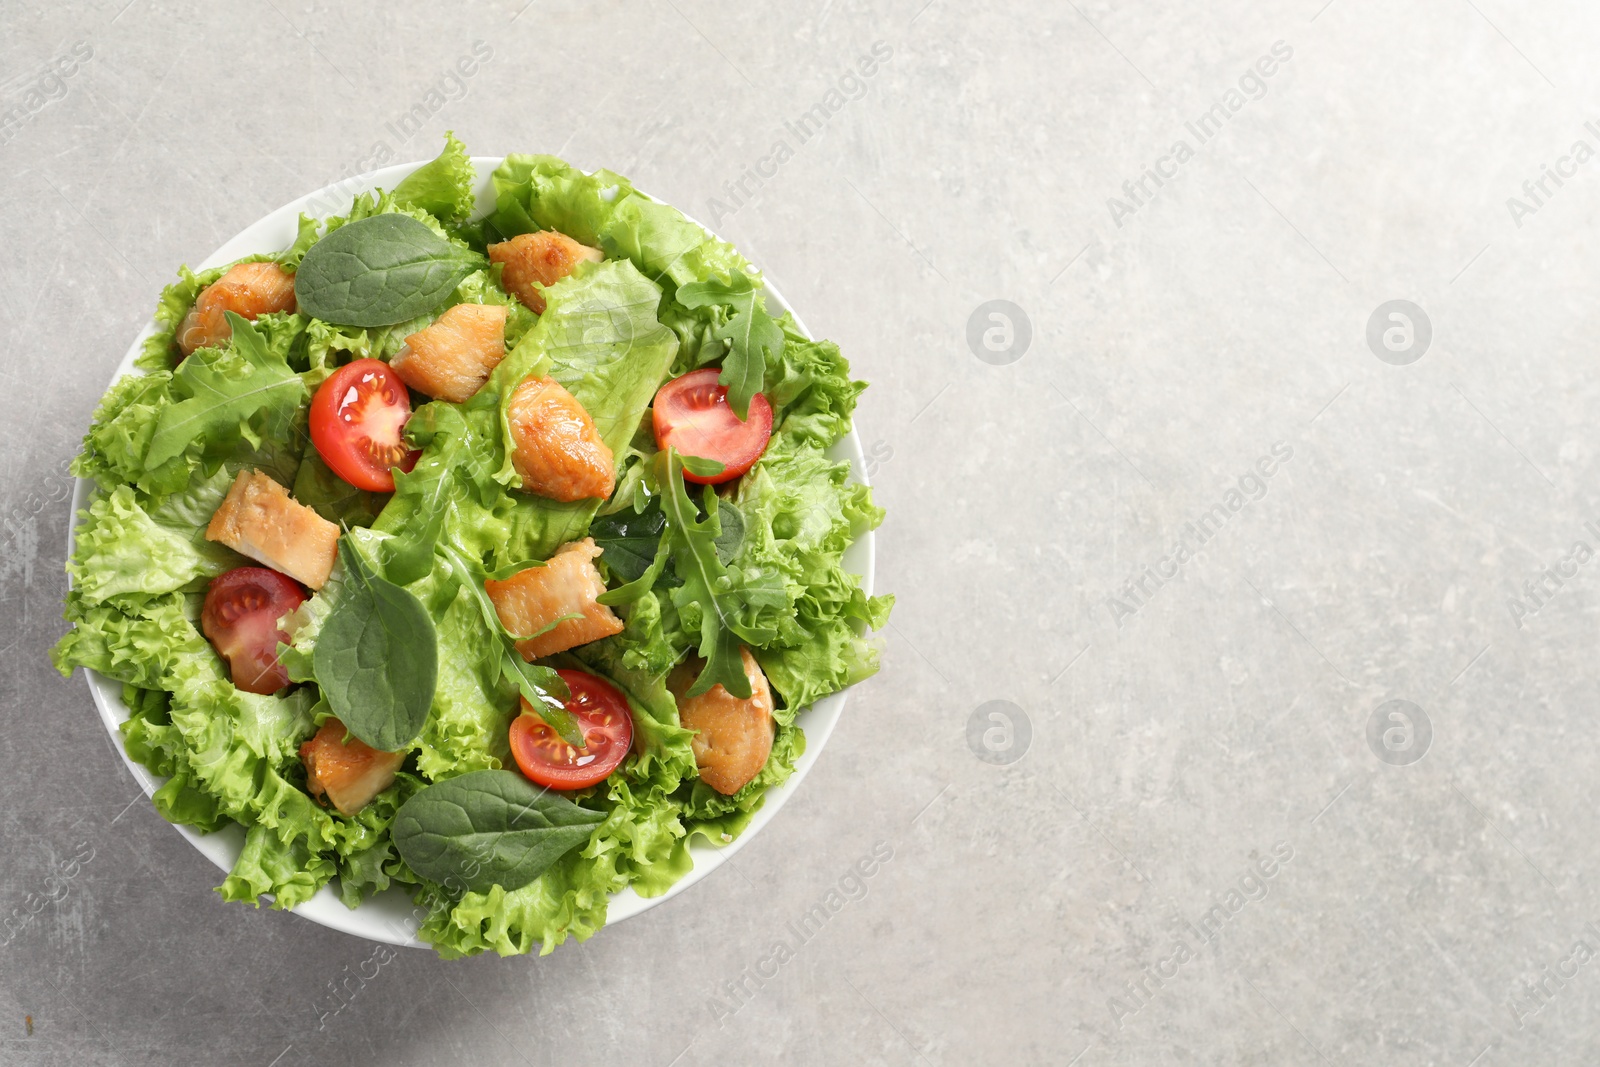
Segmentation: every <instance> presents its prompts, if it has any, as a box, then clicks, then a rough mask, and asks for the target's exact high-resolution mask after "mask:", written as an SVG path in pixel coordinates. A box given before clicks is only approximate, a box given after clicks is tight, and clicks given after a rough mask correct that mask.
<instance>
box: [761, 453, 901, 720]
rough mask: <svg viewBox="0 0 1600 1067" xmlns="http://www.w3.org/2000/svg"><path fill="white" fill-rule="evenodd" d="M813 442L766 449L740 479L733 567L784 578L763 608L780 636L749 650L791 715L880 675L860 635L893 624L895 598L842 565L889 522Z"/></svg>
mask: <svg viewBox="0 0 1600 1067" xmlns="http://www.w3.org/2000/svg"><path fill="white" fill-rule="evenodd" d="M849 476H850V468H849V465H848V464H845V463H836V462H834V461H833V460H830V459H828V458H827V456H825V455H824V454H823V452H822V450H821V449H820V448H818V447H816V446H815V445H813V444H800V445H798V446H796V447H794V448H793V449H779V450H777V451H776V452H774V451H769V452H768V454H767V455H766V456H765V457H763V459H762V460H761V462H760V463H758V464H757V465H756V466H755V467H754V468H752V469H751V471H750V472H749V473H748V474H746V475H745V477H744V478H743V479H742V480H741V481H740V484H739V491H738V493H737V494H735V497H734V506H735V507H737V508H738V509H739V512H740V514H741V515H742V516H743V517H744V521H745V537H744V541H743V542H742V543H741V544H740V547H739V551H738V553H737V554H736V555H735V557H734V560H733V562H732V564H730V569H731V570H735V571H749V570H755V571H758V572H760V573H762V574H774V575H778V576H780V577H781V582H782V586H783V590H784V596H783V597H782V598H780V599H779V600H778V601H777V602H775V603H773V602H769V603H766V604H764V605H763V607H764V608H765V611H764V612H763V614H762V616H761V618H762V620H763V622H765V624H767V625H769V626H771V627H772V628H773V630H775V632H776V637H775V638H774V640H772V641H770V642H765V643H763V644H762V645H761V646H760V647H755V648H753V649H752V651H753V652H754V654H755V657H756V659H757V661H758V662H760V664H761V669H762V670H763V671H764V672H765V673H766V675H767V678H768V680H769V681H770V682H771V683H772V685H773V687H774V688H775V689H776V690H777V691H778V692H779V693H780V694H781V695H782V696H783V698H784V702H785V705H786V708H787V711H788V714H789V715H791V716H792V714H793V712H794V711H795V710H797V709H799V708H801V707H804V706H806V705H808V704H810V703H811V702H812V701H814V700H816V699H817V698H818V697H822V696H826V695H827V694H828V693H832V692H836V691H838V690H840V689H842V688H844V687H845V686H847V685H851V684H853V683H855V682H858V681H861V680H862V679H863V678H866V677H869V676H870V675H872V674H873V673H875V672H876V671H877V668H878V651H877V648H876V647H875V646H874V645H873V644H872V643H871V642H870V641H869V640H868V639H867V638H866V637H865V636H864V635H863V632H864V631H865V630H867V629H868V628H871V629H877V628H880V627H882V626H883V625H884V624H885V623H886V622H887V621H888V614H889V609H890V607H891V605H892V604H893V600H892V598H889V597H868V596H867V595H866V594H865V592H863V591H862V589H861V581H860V579H859V578H858V577H856V576H855V575H854V574H851V573H849V572H848V571H846V570H845V569H844V566H843V556H844V552H845V549H846V548H848V547H849V546H850V543H851V542H852V541H854V540H855V539H856V538H857V537H859V536H860V535H861V534H863V533H865V532H866V531H867V530H870V529H873V528H875V527H876V526H877V525H878V524H879V523H880V522H882V521H883V510H882V509H881V508H878V507H876V506H875V505H874V504H873V503H872V494H871V490H869V489H868V488H867V487H866V486H864V485H861V484H860V483H858V482H851V481H850V480H849Z"/></svg>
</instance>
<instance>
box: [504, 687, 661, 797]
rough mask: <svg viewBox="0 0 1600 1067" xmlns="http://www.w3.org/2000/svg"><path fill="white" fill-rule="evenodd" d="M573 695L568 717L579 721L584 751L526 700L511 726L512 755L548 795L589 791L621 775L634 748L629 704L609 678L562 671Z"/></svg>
mask: <svg viewBox="0 0 1600 1067" xmlns="http://www.w3.org/2000/svg"><path fill="white" fill-rule="evenodd" d="M556 673H557V674H559V675H561V680H562V681H564V682H566V683H567V688H569V689H571V690H572V696H571V697H570V698H569V699H568V700H567V711H568V712H570V713H571V715H572V717H573V718H574V719H576V720H578V729H579V730H580V731H581V732H582V733H583V740H584V747H583V748H582V749H576V748H573V747H572V746H571V745H569V744H567V743H566V742H565V741H563V740H561V736H560V735H559V734H557V733H556V732H555V731H554V730H552V729H551V728H550V726H549V724H548V723H546V722H545V721H544V720H543V719H541V718H540V717H539V714H538V712H536V711H534V710H533V706H532V705H530V704H529V703H528V701H527V700H526V699H524V700H523V701H522V714H521V715H518V716H517V717H516V719H515V720H513V722H512V723H511V754H512V755H513V756H515V757H516V760H517V768H518V769H519V770H521V771H522V773H523V775H525V776H526V777H527V778H528V779H529V780H530V781H532V782H534V783H535V784H537V785H542V786H544V787H545V788H547V789H584V788H586V787H588V786H591V785H594V784H595V783H596V782H599V781H603V780H604V779H605V777H606V775H608V774H610V773H611V772H612V771H614V770H616V769H617V764H619V763H621V762H622V757H624V756H626V755H627V754H628V749H629V748H630V747H632V745H633V715H632V713H631V712H629V711H628V698H627V697H625V696H623V695H622V691H621V690H620V689H618V688H617V687H616V686H614V685H612V684H611V683H610V682H608V681H606V680H605V679H604V678H596V677H595V676H594V675H592V674H586V673H585V672H583V671H557V672H556Z"/></svg>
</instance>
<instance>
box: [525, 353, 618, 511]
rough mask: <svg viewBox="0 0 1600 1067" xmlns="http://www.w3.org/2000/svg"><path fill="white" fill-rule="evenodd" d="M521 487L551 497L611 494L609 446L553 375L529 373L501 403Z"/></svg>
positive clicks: (563, 497)
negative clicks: (509, 428)
mask: <svg viewBox="0 0 1600 1067" xmlns="http://www.w3.org/2000/svg"><path fill="white" fill-rule="evenodd" d="M506 419H507V421H508V422H510V424H511V436H512V439H513V440H514V442H515V447H514V448H513V449H512V452H511V463H512V466H514V467H516V469H517V473H518V474H520V475H521V476H522V488H524V489H526V490H527V491H528V492H530V493H538V494H539V495H540V496H544V497H549V498H550V499H551V500H562V501H573V500H583V499H585V498H587V497H599V498H600V499H602V500H604V499H605V498H606V497H608V496H610V495H611V483H612V479H613V477H614V475H613V473H612V469H611V462H612V455H611V449H609V448H607V447H606V443H605V442H604V441H602V440H600V431H599V430H597V429H595V425H594V420H593V419H591V418H590V417H589V413H588V412H587V411H585V410H584V409H583V405H582V404H580V403H578V398H577V397H575V396H573V395H572V394H571V393H569V392H567V390H566V389H565V388H564V387H563V386H562V385H561V383H560V382H558V381H556V380H555V379H554V378H538V377H528V378H526V379H524V380H523V382H522V384H521V385H519V386H517V388H516V391H515V392H513V393H512V394H511V401H510V403H508V404H507V405H506Z"/></svg>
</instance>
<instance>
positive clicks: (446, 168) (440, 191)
mask: <svg viewBox="0 0 1600 1067" xmlns="http://www.w3.org/2000/svg"><path fill="white" fill-rule="evenodd" d="M474 177H475V175H474V172H473V169H472V159H471V157H469V156H468V155H467V148H466V146H465V145H463V144H462V143H461V142H460V141H458V140H456V135H455V134H454V133H452V132H450V131H446V132H445V135H444V151H442V152H440V153H439V154H438V156H436V157H435V158H434V159H433V161H432V162H431V163H425V164H423V165H422V166H420V167H418V168H417V169H416V170H414V171H412V172H411V173H410V174H408V175H406V177H405V178H404V179H403V180H402V181H401V182H400V184H399V185H397V186H395V187H394V198H395V202H396V203H400V204H404V205H406V206H408V207H415V208H421V209H422V210H423V211H426V212H427V213H428V214H430V215H432V216H433V217H434V218H436V219H438V220H439V221H441V222H460V221H461V220H462V219H465V218H466V217H467V216H468V215H470V214H472V205H473V202H474V198H473V195H472V186H473V180H474Z"/></svg>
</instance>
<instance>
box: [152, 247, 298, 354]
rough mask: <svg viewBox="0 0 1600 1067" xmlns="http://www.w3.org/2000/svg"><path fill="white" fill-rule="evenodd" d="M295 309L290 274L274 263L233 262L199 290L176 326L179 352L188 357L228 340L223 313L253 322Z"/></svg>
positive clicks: (292, 278) (226, 320) (292, 283)
mask: <svg viewBox="0 0 1600 1067" xmlns="http://www.w3.org/2000/svg"><path fill="white" fill-rule="evenodd" d="M294 307H295V304H294V275H293V274H291V273H290V272H288V271H286V270H284V269H283V268H282V267H280V266H278V265H277V264H276V263H235V264H234V265H233V266H231V267H229V268H228V273H226V274H224V275H223V276H222V277H220V278H218V279H217V280H216V281H214V282H212V283H211V284H210V285H208V286H206V287H205V288H204V289H202V290H200V295H199V296H198V297H196V298H195V302H194V307H192V308H190V309H189V314H188V315H186V316H184V319H183V323H182V324H181V325H180V326H179V327H178V333H177V339H178V350H179V351H180V352H182V353H183V354H184V355H186V356H187V355H188V354H189V353H190V352H193V351H194V350H195V349H197V348H207V347H210V348H215V347H217V346H218V345H221V344H222V343H224V342H225V341H227V340H228V338H229V337H231V336H232V331H231V330H230V329H229V328H228V316H227V315H226V312H229V311H231V312H233V313H234V314H236V315H239V316H241V317H243V318H247V319H254V318H256V316H258V315H265V314H267V313H268V312H272V311H293V310H294Z"/></svg>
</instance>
